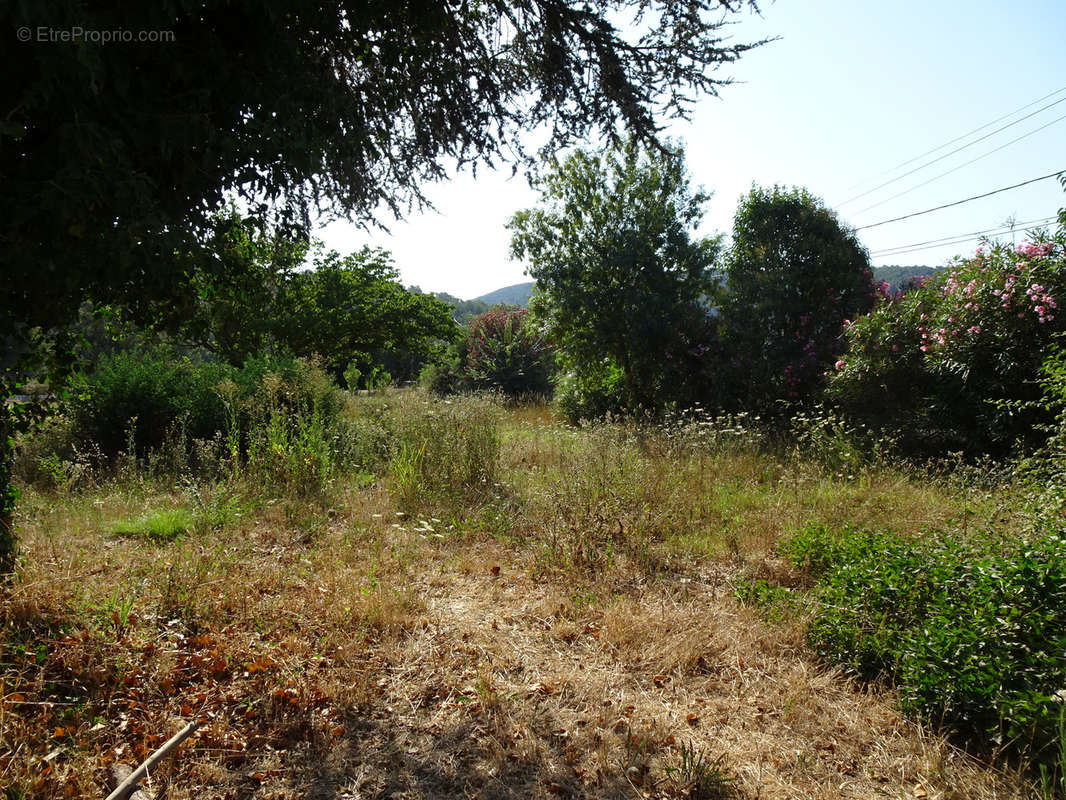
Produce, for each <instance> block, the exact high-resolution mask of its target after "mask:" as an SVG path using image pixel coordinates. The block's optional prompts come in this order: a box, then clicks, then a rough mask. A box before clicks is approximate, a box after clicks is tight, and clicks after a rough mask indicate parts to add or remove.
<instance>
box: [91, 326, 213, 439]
mask: <svg viewBox="0 0 1066 800" xmlns="http://www.w3.org/2000/svg"><path fill="white" fill-rule="evenodd" d="M233 372H234V371H233V369H232V368H231V367H228V366H227V365H225V364H220V363H217V362H213V361H207V360H204V359H202V358H200V357H198V356H196V355H183V354H181V353H179V352H177V351H176V350H175V349H173V348H169V347H142V348H136V349H131V350H127V351H123V352H118V353H113V354H108V355H104V356H101V357H100V359H99V360H98V361H97V362H96V364H95V366H94V367H93V368H92V369H91V370H90V371H88V372H86V373H82V374H81V375H78V376H75V378H74V381H73V384H72V390H71V392H72V395H73V401H72V409H71V411H72V415H73V417H74V424H75V428H76V431H77V436H78V438H79V439H80V441H81V443H82V444H83V445H88V444H89V443H92V444H94V445H96V446H97V447H98V448H99V449H100V451H101V453H103V455H104V456H105V457H106V458H108V459H114V457H115V456H117V455H118V454H119V453H120V452H123V451H124V450H125V449H127V447H128V445H129V444H132V445H133V448H134V453H133V454H136V455H137V456H139V457H144V456H146V455H147V453H148V452H149V451H150V450H152V449H154V448H159V447H160V446H162V444H163V442H164V441H165V440H166V438H167V437H168V435H170V434H171V433H172V432H173V430H174V428H175V426H176V425H178V424H179V422H180V424H181V425H182V426H183V427H184V430H185V432H186V433H187V435H188V436H190V437H192V438H204V439H207V438H210V437H211V436H213V435H214V434H215V433H216V432H217V431H221V430H222V429H223V427H224V426H225V409H224V408H223V405H222V401H221V399H220V398H219V396H218V394H217V393H216V391H215V387H217V386H218V384H219V383H220V382H221V381H222V380H223V379H224V378H226V377H230V376H232V375H233ZM131 455H132V454H131Z"/></svg>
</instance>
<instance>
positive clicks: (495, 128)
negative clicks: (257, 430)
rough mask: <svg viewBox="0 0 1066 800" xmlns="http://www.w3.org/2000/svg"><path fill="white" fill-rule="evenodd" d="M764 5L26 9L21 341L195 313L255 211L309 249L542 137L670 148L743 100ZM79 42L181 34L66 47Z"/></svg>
mask: <svg viewBox="0 0 1066 800" xmlns="http://www.w3.org/2000/svg"><path fill="white" fill-rule="evenodd" d="M744 5H745V4H744V3H742V2H739V1H738V0H706V1H704V2H674V1H673V0H665V1H660V2H652V3H647V2H642V1H641V2H638V0H626V1H625V2H620V3H619V2H612V3H606V2H603V3H591V4H590V3H585V2H556V1H555V0H485V1H484V2H480V3H476V4H470V3H466V2H407V3H394V2H388V3H368V2H328V1H327V2H324V3H315V4H310V5H308V4H302V5H298V6H292V5H291V4H285V3H278V2H276V0H268V2H249V1H248V0H238V1H237V2H231V3H223V4H206V5H205V4H203V3H199V2H195V3H194V2H188V0H154V1H153V2H146V3H134V4H119V5H112V6H101V5H85V4H82V3H78V2H74V0H46V2H41V3H32V4H30V3H11V4H5V6H4V11H2V12H0V15H2V18H3V22H4V25H3V27H4V28H5V29H6V30H8V31H9V34H8V35H9V37H10V39H11V41H10V42H9V45H8V46H6V47H4V48H3V49H2V51H0V65H2V68H3V72H4V74H6V75H9V76H16V75H17V76H18V79H17V80H15V79H12V80H8V81H5V82H4V84H3V86H2V88H0V120H2V123H0V180H2V182H3V185H4V192H3V196H2V198H0V245H2V247H3V250H4V254H5V255H4V260H5V281H4V284H3V289H2V295H0V305H2V307H3V318H2V319H0V336H3V337H4V338H5V339H10V338H11V337H13V336H17V335H18V334H19V333H20V332H23V333H24V329H25V328H26V327H27V326H33V325H53V324H56V323H64V322H66V321H67V320H68V319H69V318H70V317H71V316H72V313H73V311H74V309H76V307H77V305H78V303H80V302H81V301H82V300H83V299H85V298H86V296H88V297H92V298H95V299H97V300H100V301H103V302H109V303H123V304H127V305H130V306H131V307H135V308H139V307H142V306H145V305H146V304H148V301H152V300H161V301H163V302H165V303H166V304H168V305H170V306H172V305H173V304H174V303H175V302H179V301H181V300H182V299H183V298H185V297H186V296H187V287H188V279H189V276H190V274H191V271H192V269H193V267H194V265H195V266H196V267H197V268H199V269H203V268H204V266H205V265H204V264H203V263H200V261H201V259H200V257H201V256H202V255H203V242H204V239H205V238H206V237H205V232H206V231H208V230H209V229H210V223H211V218H212V215H213V214H214V213H215V212H216V211H217V209H218V208H219V207H220V205H221V204H222V203H223V202H224V200H225V199H227V198H232V197H233V196H237V197H239V198H241V199H242V200H243V203H244V204H245V205H246V206H247V207H249V208H250V209H252V211H253V212H254V215H255V216H256V217H257V218H258V219H259V220H261V221H263V222H269V223H271V224H273V225H276V226H277V227H278V228H279V229H281V230H288V231H295V232H298V233H302V234H306V233H307V231H308V228H309V226H310V225H311V222H312V219H313V218H314V217H315V215H317V214H326V215H329V214H337V215H344V216H347V217H349V218H351V219H354V220H355V221H357V222H362V223H369V222H371V221H373V220H377V219H380V216H381V214H382V212H383V211H388V210H391V211H392V212H395V213H396V214H401V213H403V212H404V210H405V209H406V208H409V207H410V205H411V204H412V203H415V204H419V203H422V202H423V201H424V195H423V194H422V188H421V187H422V186H423V184H424V183H425V182H426V181H431V180H434V179H438V178H441V177H443V176H445V175H446V174H447V172H448V171H449V170H450V169H451V168H452V167H453V166H454V165H456V164H458V165H464V164H472V163H473V164H476V163H477V162H478V161H481V162H490V163H491V162H494V161H498V160H500V159H502V158H505V157H506V158H507V159H508V160H513V159H514V158H515V157H517V158H518V159H519V160H522V159H525V158H527V154H526V152H525V150H524V149H523V138H522V137H523V134H524V133H525V132H527V131H531V130H541V131H544V132H545V134H546V137H547V138H546V142H545V146H544V147H545V149H546V150H547V151H555V150H557V149H558V148H560V147H564V146H566V145H568V144H570V143H572V142H573V141H576V140H578V139H580V138H582V137H585V136H586V135H588V134H590V133H598V134H600V135H607V136H609V137H615V136H617V135H618V131H619V129H621V128H626V129H628V130H630V131H632V132H634V133H635V134H637V135H640V136H642V137H654V135H655V133H656V130H657V125H658V123H657V119H658V118H659V115H660V114H662V113H673V114H680V113H684V111H685V108H686V104H687V102H688V101H689V100H690V99H691V98H693V97H694V96H695V95H696V94H698V93H701V92H711V93H713V92H714V91H715V90H716V87H717V86H719V85H720V84H722V83H724V82H727V79H725V78H721V77H716V75H717V73H716V72H715V69H716V68H717V67H718V66H720V65H722V64H726V63H729V62H732V61H734V60H735V59H736V58H737V57H739V56H740V55H741V54H742V53H744V52H745V51H746V50H748V49H749V47H750V46H751V45H747V44H732V43H727V42H726V41H725V40H724V39H723V37H722V36H721V28H722V26H723V25H724V24H726V21H727V20H726V18H727V17H728V15H729V14H731V13H736V12H739V11H740V10H741V9H742V8H743V7H744ZM627 12H628V13H627ZM627 16H628V17H629V20H630V21H632V22H635V23H636V27H620V25H619V23H621V22H623V21H624V20H625V19H626V17H627ZM74 26H77V27H78V29H80V30H83V31H98V32H99V31H115V30H120V31H131V32H136V33H138V34H139V32H140V31H149V32H150V31H156V32H161V33H162V34H165V35H163V36H160V37H157V38H161V39H162V40H161V41H154V42H140V41H137V40H136V39H137V37H134V41H132V42H121V41H119V42H115V41H112V42H104V41H100V40H98V37H97V39H94V38H93V37H90V36H88V35H84V34H83V35H82V36H81V37H80V38H76V39H74V40H73V41H69V42H63V41H54V40H51V41H50V40H48V38H47V37H48V36H49V35H50V34H49V31H56V30H60V31H67V32H69V31H70V30H71V29H72V28H73V27H74ZM16 30H18V31H19V32H20V33H21V32H22V31H25V34H28V36H27V37H26V38H28V41H21V40H19V39H17V38H16V36H15V35H14V34H15V31H16ZM25 34H23V35H25ZM41 36H44V37H45V39H43V40H42V39H41V38H40V37H41ZM529 157H530V158H531V156H529ZM208 261H209V260H208ZM9 343H11V344H13V342H9Z"/></svg>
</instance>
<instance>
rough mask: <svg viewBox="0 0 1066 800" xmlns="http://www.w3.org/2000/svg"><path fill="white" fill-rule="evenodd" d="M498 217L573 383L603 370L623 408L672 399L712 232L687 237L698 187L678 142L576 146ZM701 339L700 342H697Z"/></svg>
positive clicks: (589, 380) (693, 343)
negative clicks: (526, 206) (524, 206)
mask: <svg viewBox="0 0 1066 800" xmlns="http://www.w3.org/2000/svg"><path fill="white" fill-rule="evenodd" d="M539 187H540V190H541V195H542V201H541V206H540V207H539V208H536V209H532V210H527V211H522V212H519V213H518V214H516V215H515V216H514V217H513V218H512V219H511V221H510V223H509V227H510V229H511V230H512V231H513V238H512V242H511V250H512V254H513V255H514V257H516V258H525V259H527V260H528V263H529V265H530V266H529V272H530V275H531V276H532V277H534V278H535V279H536V281H537V286H538V288H539V291H540V295H539V297H535V298H534V301H533V302H534V307H535V308H536V309H537V310H538V312H539V313H540V315H541V316H542V317H543V318H544V320H545V322H546V324H547V330H548V333H549V336H550V337H551V338H552V339H553V340H554V341H555V342H556V344H557V346H558V347H559V350H560V353H561V355H562V358H563V361H564V366H565V367H566V368H567V369H568V370H569V371H571V372H573V373H574V374H575V375H576V376H578V381H577V383H576V384H575V385H576V386H578V387H585V388H581V389H580V390H581V391H582V392H585V391H586V390H590V389H594V387H595V385H596V384H597V383H599V384H601V385H602V384H603V381H604V379H606V378H608V377H610V376H614V377H611V378H610V382H611V384H612V385H613V386H614V387H615V388H614V389H612V391H613V392H614V393H615V395H616V397H617V399H618V403H619V404H620V405H621V406H622V407H623V408H624V409H629V410H635V409H637V408H640V407H643V408H646V409H653V408H657V407H659V406H661V405H662V403H663V402H665V401H668V400H672V399H676V398H677V393H678V391H679V376H678V366H677V365H678V364H679V363H680V358H678V356H680V354H682V353H683V352H684V351H687V350H691V349H694V348H698V347H700V346H701V345H703V343H702V342H701V341H700V339H699V337H700V336H702V335H703V333H704V331H705V323H706V318H707V314H706V311H705V309H704V307H703V303H702V301H703V300H704V298H705V297H706V296H707V295H708V293H709V292H710V291H711V289H712V286H713V281H712V279H711V276H710V273H709V267H710V265H711V264H712V262H713V261H714V259H715V256H716V254H717V252H718V246H719V242H718V239H716V238H694V237H693V236H692V230H693V229H694V228H695V227H696V225H697V224H698V223H699V221H700V219H701V217H702V213H703V212H702V208H703V205H704V203H705V201H706V200H707V195H705V194H703V193H702V192H699V191H697V192H693V191H692V190H691V189H690V187H689V180H688V175H687V173H686V171H685V165H684V158H683V155H682V153H681V151H680V149H679V148H674V149H665V150H658V149H644V148H642V147H640V146H639V145H638V144H637V143H636V142H633V141H630V142H629V143H628V144H626V145H624V146H621V147H618V148H614V149H612V150H609V151H607V152H605V153H603V154H600V155H597V154H595V153H591V152H588V151H585V150H578V151H577V152H575V153H574V154H573V155H571V156H570V157H568V158H567V159H566V160H565V161H563V162H562V163H555V165H554V168H553V169H552V170H551V172H550V174H548V175H546V176H545V177H544V178H543V179H542V180H541V181H540V183H539ZM703 347H704V348H706V345H703Z"/></svg>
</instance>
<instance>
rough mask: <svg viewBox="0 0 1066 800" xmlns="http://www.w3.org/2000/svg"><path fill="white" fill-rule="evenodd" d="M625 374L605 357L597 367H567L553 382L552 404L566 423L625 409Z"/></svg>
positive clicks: (616, 412)
mask: <svg viewBox="0 0 1066 800" xmlns="http://www.w3.org/2000/svg"><path fill="white" fill-rule="evenodd" d="M625 397H626V394H625V376H624V375H623V374H622V370H620V369H619V368H618V367H616V366H615V365H614V364H613V363H611V362H610V361H608V360H605V361H604V362H603V364H602V365H601V367H600V369H599V370H592V369H591V368H590V367H588V366H587V365H586V368H585V369H583V370H581V371H580V372H579V371H577V370H576V369H568V370H566V371H564V372H563V374H562V376H561V377H560V378H559V380H558V382H557V383H556V385H555V406H556V408H557V409H558V410H559V413H561V414H562V415H563V416H564V417H565V418H566V420H567V421H568V422H571V423H578V422H581V421H583V420H597V419H603V418H604V417H606V416H608V415H612V416H617V415H620V414H622V413H623V412H625V411H626V400H625Z"/></svg>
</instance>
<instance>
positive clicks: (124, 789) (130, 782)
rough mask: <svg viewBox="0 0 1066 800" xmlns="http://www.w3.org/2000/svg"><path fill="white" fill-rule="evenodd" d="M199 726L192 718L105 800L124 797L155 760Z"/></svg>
mask: <svg viewBox="0 0 1066 800" xmlns="http://www.w3.org/2000/svg"><path fill="white" fill-rule="evenodd" d="M199 727H200V723H199V722H197V721H196V720H193V721H192V722H190V723H189V724H188V725H186V726H185V727H184V728H182V729H181V730H180V731H178V732H177V733H175V734H174V735H173V736H171V737H170V739H168V740H167V741H166V743H165V744H163V746H162V747H160V748H159V749H158V750H156V751H155V752H154V753H152V755H150V756H148V758H146V759H145V760H144V763H143V764H141V765H140V766H139V767H137V769H135V770H134V771H133V772H131V773H130V775H129V777H128V778H126V780H124V781H122V783H120V784H119V785H118V786H117V787H115V791H113V792H112V793H111V794H109V795H108V796H107V800H120V798H125V797H126V795H127V794H129V793H130V792H131V791H132V790H133V787H135V786H136V785H137V782H138V781H140V780H141V778H143V777H144V776H145V775H147V774H148V770H149V769H151V768H152V767H154V766H155V765H156V762H158V761H159V760H160V759H161V758H163V757H164V756H165V755H166V754H167V753H169V752H170V751H171V750H173V749H174V748H175V747H177V746H178V745H179V744H181V743H182V742H184V741H185V740H186V739H188V738H189V736H190V735H191V734H192V732H193V731H195V730H196V729H197V728H199Z"/></svg>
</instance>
